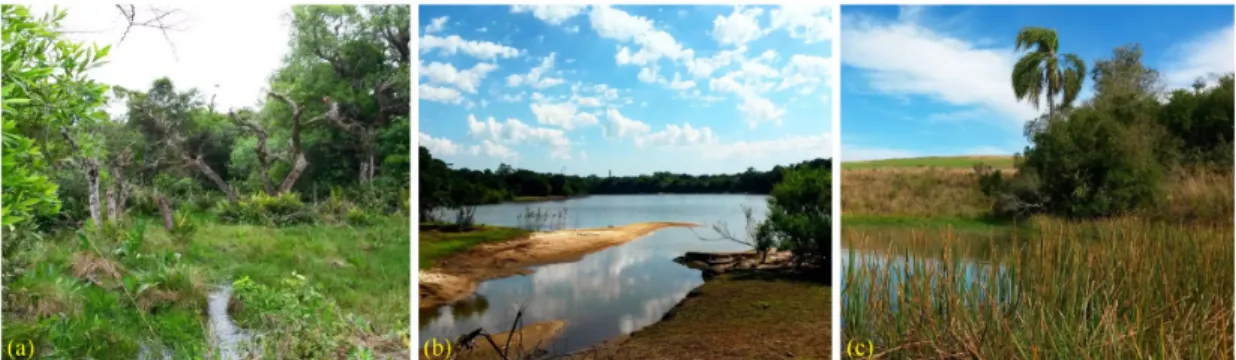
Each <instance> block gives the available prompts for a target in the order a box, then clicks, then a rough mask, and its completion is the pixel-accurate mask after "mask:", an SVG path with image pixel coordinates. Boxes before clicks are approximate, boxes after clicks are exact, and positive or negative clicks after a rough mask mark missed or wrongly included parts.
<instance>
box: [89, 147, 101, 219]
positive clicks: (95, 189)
mask: <svg viewBox="0 0 1236 360" xmlns="http://www.w3.org/2000/svg"><path fill="white" fill-rule="evenodd" d="M86 182H87V183H88V184H89V185H88V186H89V189H90V195H89V201H90V218H91V219H93V220H94V226H95V227H97V228H101V227H102V226H103V215H102V214H100V211H99V166H98V164H97V163H95V161H94V159H88V160H87V161H86Z"/></svg>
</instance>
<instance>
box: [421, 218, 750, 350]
mask: <svg viewBox="0 0 1236 360" xmlns="http://www.w3.org/2000/svg"><path fill="white" fill-rule="evenodd" d="M765 199H766V196H764V195H613V196H590V197H585V198H578V199H570V200H565V201H555V202H542V203H524V204H517V203H508V204H498V205H488V206H482V207H479V208H478V209H477V212H476V220H477V222H478V223H483V224H490V225H500V226H518V225H520V221H521V220H520V219H521V216H520V215H521V214H524V213H525V211H526V210H527V209H529V208H533V209H539V210H542V211H548V212H550V213H555V214H564V215H563V216H562V217H563V218H564V219H563V220H562V221H561V222H562V223H563V224H562V226H565V227H567V228H593V227H607V226H611V225H612V226H620V225H626V224H631V223H637V222H655V221H681V222H693V223H698V224H701V225H704V226H705V227H703V228H696V229H687V228H668V229H664V230H660V231H657V232H655V233H652V234H650V235H648V236H645V237H644V238H641V239H638V240H635V241H631V242H628V243H626V244H623V245H619V246H615V247H611V248H608V249H605V250H601V251H598V252H596V253H592V254H589V255H588V256H585V257H584V258H583V259H580V260H579V261H576V262H573V263H560V264H552V265H545V266H538V267H534V268H533V270H534V272H533V273H532V274H530V275H527V276H513V277H508V278H502V279H494V280H489V281H486V282H483V283H481V284H480V286H479V287H478V289H477V294H476V296H474V297H473V298H472V299H470V300H466V301H463V302H461V303H457V304H455V305H448V306H443V307H441V308H438V309H433V310H425V311H422V312H421V315H420V332H419V333H420V342H421V343H424V342H425V341H427V340H429V339H431V338H434V337H438V338H443V337H445V338H449V339H451V340H454V339H455V338H456V337H458V336H459V335H460V334H462V333H466V332H469V331H472V330H474V329H476V328H478V327H480V328H484V329H485V331H487V332H490V333H500V332H505V331H507V330H509V328H510V326H511V323H512V321H513V320H514V319H515V316H516V313H517V311H519V310H520V309H521V308H522V309H523V316H524V317H523V321H522V323H523V325H528V324H533V323H537V322H543V321H553V320H562V321H565V322H566V328H565V329H564V330H563V331H562V336H560V337H559V338H558V339H557V341H556V342H555V343H554V344H552V345H551V346H549V349H548V350H550V352H552V353H566V352H572V351H577V350H581V349H585V348H588V347H591V346H593V345H597V344H599V343H601V342H603V341H605V340H608V339H611V338H614V337H617V336H620V335H623V334H629V333H631V332H634V331H636V330H639V329H640V328H643V327H645V326H648V325H650V324H652V323H655V322H657V321H658V320H660V319H661V317H662V315H664V314H665V313H666V312H667V311H669V309H670V308H672V307H673V306H674V305H675V304H677V303H678V301H679V300H681V299H682V298H683V297H684V296H686V294H687V292H689V291H691V290H692V289H694V288H695V287H697V286H699V285H700V284H702V283H703V278H702V276H701V274H700V271H699V270H693V269H689V268H687V267H685V266H682V265H679V264H678V263H675V262H674V261H673V259H674V258H675V257H678V256H681V255H682V254H683V253H685V252H687V251H741V250H749V247H746V246H744V245H742V244H738V243H734V242H731V241H724V240H717V241H705V240H702V239H700V237H707V238H715V237H716V233H715V232H714V231H712V230H711V228H710V227H711V226H712V225H713V224H716V223H718V222H721V221H724V222H726V224H727V227H728V228H729V229H730V231H731V232H733V233H735V235H738V236H742V234H743V231H744V228H745V225H746V222H745V218H744V217H743V213H742V208H741V207H742V206H744V205H745V206H750V207H751V208H752V210H753V215H754V216H755V217H756V218H757V219H763V218H764V215H765V213H766V211H767V206H766V203H765V201H766V200H765ZM692 230H694V231H692Z"/></svg>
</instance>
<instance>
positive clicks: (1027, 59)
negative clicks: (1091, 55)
mask: <svg viewBox="0 0 1236 360" xmlns="http://www.w3.org/2000/svg"><path fill="white" fill-rule="evenodd" d="M1022 50H1032V51H1030V52H1028V53H1026V54H1025V55H1024V56H1022V57H1021V59H1020V60H1018V61H1017V65H1014V66H1013V94H1014V95H1016V96H1017V100H1024V101H1029V102H1030V104H1031V105H1033V106H1034V108H1035V109H1038V108H1039V100H1040V97H1041V96H1042V95H1047V96H1046V98H1047V99H1046V100H1047V118H1048V119H1049V120H1050V119H1053V118H1054V115H1055V109H1056V108H1057V106H1056V105H1055V100H1056V99H1055V98H1056V96H1057V95H1061V97H1062V99H1061V102H1060V105H1059V107H1060V108H1064V107H1068V106H1069V105H1070V104H1072V103H1073V100H1074V99H1076V98H1077V93H1078V92H1080V91H1081V87H1082V82H1083V81H1085V79H1086V78H1085V74H1086V62H1085V61H1083V60H1082V59H1081V57H1078V56H1077V54H1073V53H1068V54H1060V52H1059V51H1060V39H1059V38H1058V37H1057V36H1056V30H1052V29H1047V28H1041V27H1035V26H1027V27H1024V28H1021V31H1018V32H1017V51H1022Z"/></svg>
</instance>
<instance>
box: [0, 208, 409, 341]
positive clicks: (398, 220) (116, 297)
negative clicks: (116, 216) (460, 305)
mask: <svg viewBox="0 0 1236 360" xmlns="http://www.w3.org/2000/svg"><path fill="white" fill-rule="evenodd" d="M146 224H147V225H146V226H145V227H144V229H143V228H142V227H141V226H139V225H134V226H131V227H128V228H124V229H119V228H117V229H113V230H108V231H106V232H105V234H93V233H86V234H83V235H82V237H78V236H77V235H76V234H60V235H54V236H53V237H51V238H49V240H48V241H43V242H38V243H36V245H35V246H36V248H33V249H29V250H28V251H29V254H30V256H29V257H30V258H31V261H32V263H33V264H36V265H35V266H34V267H33V269H32V270H31V271H29V272H27V273H24V274H20V275H18V276H17V277H16V278H15V279H14V280H13V281H12V282H10V283H6V284H5V286H6V290H7V291H6V293H5V318H4V325H3V326H4V341H5V342H6V343H7V341H9V340H17V339H21V340H23V341H25V340H30V341H32V342H33V343H34V344H35V346H36V348H37V349H39V350H40V351H41V353H43V354H57V355H62V356H64V357H68V358H88V357H92V358H97V359H134V358H137V354H138V352H139V351H140V349H141V347H142V346H149V345H152V344H153V345H154V346H156V347H157V346H162V347H165V348H166V349H167V350H170V351H171V352H172V353H173V354H175V355H176V356H177V357H179V356H188V355H202V354H206V353H207V352H209V351H210V348H211V347H212V346H214V345H216V344H212V343H211V340H210V339H209V336H208V330H207V329H208V328H209V326H208V323H209V319H208V318H207V317H206V313H207V312H206V307H207V305H208V295H209V294H210V292H211V291H212V290H213V289H215V288H217V287H218V286H220V285H225V284H229V283H232V282H233V281H234V280H241V279H246V281H245V284H246V285H245V286H238V287H237V288H236V289H235V293H234V294H233V295H234V296H233V297H234V298H236V299H240V300H241V301H234V302H233V303H231V304H229V306H230V309H229V310H230V311H229V313H231V316H233V317H234V318H235V320H236V322H237V323H238V324H239V325H240V326H242V327H244V328H246V329H248V330H255V331H258V332H262V333H267V334H270V333H281V332H286V331H289V330H291V329H293V328H295V327H296V326H302V327H305V328H315V329H318V330H316V332H317V333H318V334H319V335H321V336H320V337H314V338H300V339H299V341H300V343H299V344H297V345H298V346H317V347H322V348H331V349H343V351H353V350H355V351H372V352H375V353H381V352H382V351H386V350H392V351H393V349H392V347H393V346H395V345H399V344H402V341H400V340H399V339H400V336H404V335H406V334H407V331H408V330H407V329H408V324H407V319H408V317H409V316H408V307H407V302H408V297H407V294H408V293H409V289H408V283H409V281H410V279H409V268H408V267H409V264H408V258H407V254H408V253H409V251H410V248H409V246H410V244H409V242H408V241H407V238H408V237H407V233H408V230H409V229H408V225H407V218H406V217H401V216H391V217H386V218H381V219H379V220H378V221H376V223H375V224H373V225H371V226H366V227H350V226H328V225H302V226H294V227H286V228H270V227H261V226H250V225H227V224H220V223H217V222H212V221H210V220H209V219H203V221H202V222H200V223H199V224H198V230H197V231H196V233H194V234H192V235H191V236H189V237H188V238H185V239H180V240H177V239H176V237H173V236H171V235H169V234H168V233H167V232H165V231H163V230H162V228H161V227H159V226H158V225H157V224H158V222H157V221H154V220H151V221H148V222H146ZM290 294H295V295H296V297H297V298H300V299H313V301H312V302H308V301H307V300H306V301H297V302H284V301H267V300H271V299H282V298H287V297H289V295H290ZM301 295H304V296H303V297H302V296H301ZM245 299H252V301H244V300H245ZM258 300H262V301H258ZM324 309H330V311H331V312H332V313H335V314H338V315H339V316H335V317H314V318H300V316H301V315H303V314H302V313H301V312H306V311H308V310H317V311H321V310H324ZM344 317H351V318H353V319H354V320H355V321H363V322H362V323H359V324H360V325H359V326H358V325H352V324H345V322H347V321H345V320H343V319H344ZM318 325H322V327H318Z"/></svg>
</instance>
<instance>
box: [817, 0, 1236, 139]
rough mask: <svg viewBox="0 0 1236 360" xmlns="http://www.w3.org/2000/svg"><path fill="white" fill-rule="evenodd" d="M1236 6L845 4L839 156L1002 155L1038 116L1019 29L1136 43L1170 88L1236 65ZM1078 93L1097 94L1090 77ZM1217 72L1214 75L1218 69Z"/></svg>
mask: <svg viewBox="0 0 1236 360" xmlns="http://www.w3.org/2000/svg"><path fill="white" fill-rule="evenodd" d="M1232 11H1233V9H1232V6H1230V5H1227V6H1107V5H1105V6H932V7H919V6H910V7H896V6H843V7H842V11H841V12H842V23H841V27H842V31H841V54H842V55H841V61H842V63H841V65H842V70H841V83H842V86H841V103H842V109H841V113H842V115H841V128H842V149H841V157H842V158H843V160H845V161H852V160H865V159H880V158H897V157H914V156H929V155H1001V154H1012V153H1014V152H1020V151H1022V150H1023V148H1024V147H1025V145H1026V143H1027V142H1026V140H1025V138H1024V137H1023V136H1022V125H1023V124H1024V123H1025V122H1026V121H1027V120H1029V119H1032V118H1034V117H1035V116H1036V115H1037V114H1039V112H1038V111H1035V110H1034V109H1033V108H1031V107H1030V105H1029V104H1027V103H1024V102H1018V101H1017V100H1016V98H1015V97H1014V96H1013V90H1012V85H1011V80H1010V71H1011V69H1012V67H1013V64H1014V62H1016V60H1017V58H1018V54H1015V53H1014V51H1013V45H1014V44H1013V40H1014V37H1015V36H1016V33H1017V30H1018V29H1020V28H1021V27H1023V26H1042V27H1048V28H1054V29H1056V30H1057V32H1058V34H1059V36H1060V50H1061V51H1062V52H1072V53H1076V54H1077V55H1078V56H1080V57H1081V58H1082V59H1084V60H1086V65H1087V67H1088V68H1093V66H1094V61H1095V60H1100V59H1106V58H1109V57H1110V55H1111V51H1112V50H1113V49H1115V48H1116V47H1119V46H1121V45H1124V44H1129V43H1134V42H1136V43H1140V44H1141V47H1142V51H1143V56H1142V61H1143V63H1145V64H1147V65H1149V66H1150V67H1152V68H1155V69H1157V70H1159V71H1160V73H1161V77H1162V79H1163V80H1164V81H1165V82H1167V85H1168V86H1169V87H1171V88H1183V87H1188V86H1189V85H1190V84H1191V83H1192V82H1193V80H1194V79H1196V78H1197V77H1199V76H1203V77H1205V76H1208V74H1211V73H1218V74H1222V73H1226V72H1231V71H1232V70H1233V66H1234V63H1236V61H1233V53H1234V51H1233V50H1234V49H1233V35H1232V23H1233V12H1232ZM1086 80H1087V82H1086V88H1085V89H1083V91H1082V94H1081V96H1082V99H1079V101H1080V100H1084V99H1085V98H1088V97H1090V96H1091V94H1092V90H1090V89H1091V84H1090V79H1089V77H1088V76H1087V79H1086ZM1211 81H1212V83H1213V80H1211Z"/></svg>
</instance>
